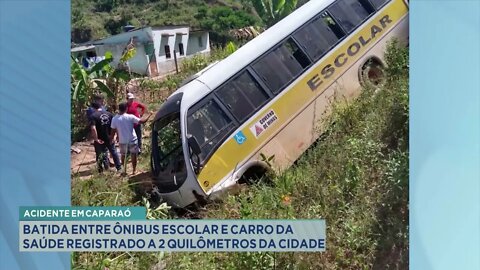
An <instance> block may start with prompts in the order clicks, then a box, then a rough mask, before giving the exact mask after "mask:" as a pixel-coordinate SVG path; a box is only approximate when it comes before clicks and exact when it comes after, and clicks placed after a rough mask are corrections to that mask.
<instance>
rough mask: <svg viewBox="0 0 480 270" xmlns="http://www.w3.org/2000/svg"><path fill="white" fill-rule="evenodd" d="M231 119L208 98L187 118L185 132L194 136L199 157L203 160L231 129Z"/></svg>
mask: <svg viewBox="0 0 480 270" xmlns="http://www.w3.org/2000/svg"><path fill="white" fill-rule="evenodd" d="M233 127H234V124H233V122H232V120H231V119H230V118H229V117H228V116H227V115H226V114H225V112H224V111H223V110H222V109H221V108H220V106H219V105H218V104H217V103H216V102H215V101H214V100H213V99H210V100H209V101H207V102H206V103H205V104H204V105H203V106H201V107H200V108H199V109H198V110H196V111H194V112H193V113H191V112H190V111H189V116H188V118H187V133H188V134H191V135H193V136H195V138H196V139H197V141H198V144H199V145H200V148H201V149H202V154H201V155H200V158H201V159H202V161H203V160H205V158H207V157H208V156H209V155H210V153H211V152H212V151H213V150H214V149H215V148H216V146H217V145H219V144H220V143H221V142H222V141H223V138H224V137H225V136H226V135H228V133H229V132H230V131H231V130H232V129H233Z"/></svg>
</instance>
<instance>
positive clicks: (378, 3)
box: [370, 0, 388, 10]
mask: <svg viewBox="0 0 480 270" xmlns="http://www.w3.org/2000/svg"><path fill="white" fill-rule="evenodd" d="M386 2H388V0H370V3H372V5H373V6H374V7H375V9H377V10H379V9H380V8H381V7H382V6H383V4H385V3H386Z"/></svg>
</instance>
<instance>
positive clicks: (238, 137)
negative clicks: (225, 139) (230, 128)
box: [233, 131, 247, 144]
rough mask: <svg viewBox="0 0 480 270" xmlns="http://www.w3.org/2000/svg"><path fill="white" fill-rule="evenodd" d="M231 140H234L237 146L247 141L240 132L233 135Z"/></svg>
mask: <svg viewBox="0 0 480 270" xmlns="http://www.w3.org/2000/svg"><path fill="white" fill-rule="evenodd" d="M233 138H234V139H235V141H236V142H237V143H238V144H243V143H244V142H245V141H246V140H247V137H246V136H245V135H244V134H243V132H241V131H239V132H238V133H237V134H235V136H233Z"/></svg>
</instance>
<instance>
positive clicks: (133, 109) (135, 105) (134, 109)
mask: <svg viewBox="0 0 480 270" xmlns="http://www.w3.org/2000/svg"><path fill="white" fill-rule="evenodd" d="M139 108H140V109H141V111H142V112H141V113H140V112H139V111H138V109H139ZM127 113H128V114H133V115H135V116H136V117H137V118H141V117H142V116H143V115H145V114H146V113H147V107H146V106H145V105H143V104H142V103H140V102H138V101H135V95H134V94H132V93H128V94H127ZM134 129H135V134H136V135H137V140H138V153H139V154H140V153H141V152H142V124H141V123H137V124H135V125H134Z"/></svg>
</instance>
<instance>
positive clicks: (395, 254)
mask: <svg viewBox="0 0 480 270" xmlns="http://www.w3.org/2000/svg"><path fill="white" fill-rule="evenodd" d="M385 59H386V61H387V65H388V67H387V68H386V70H385V72H386V74H387V79H386V82H385V84H384V85H383V86H382V87H381V89H364V90H363V91H362V93H361V95H360V96H359V97H358V99H356V100H355V101H354V102H351V104H348V106H347V105H345V104H344V103H342V104H341V103H338V104H335V105H334V108H333V113H332V115H331V116H330V117H329V118H328V122H329V123H331V124H330V125H329V127H328V128H327V130H326V132H325V133H324V134H323V136H322V137H321V139H319V140H318V142H317V143H316V145H315V146H313V147H311V149H309V150H308V151H307V152H306V153H305V154H304V155H303V156H302V157H301V158H300V159H299V160H298V162H297V163H296V165H295V166H293V167H292V168H290V169H289V170H286V171H285V172H283V173H282V174H280V175H277V176H274V179H273V181H272V182H273V184H269V185H264V184H262V183H258V184H256V185H253V186H249V187H248V188H244V189H242V190H241V191H240V192H239V194H236V195H230V196H227V197H226V198H225V199H224V201H222V202H220V203H219V202H217V203H212V204H210V205H208V206H207V207H206V210H203V211H202V212H201V213H200V214H199V215H200V216H201V217H203V218H214V219H260V218H261V219H270V218H272V219H273V218H284V219H300V218H305V219H317V218H324V219H326V222H327V250H326V252H324V253H271V252H266V253H258V252H245V253H168V254H163V253H162V254H161V256H160V255H159V254H160V253H158V254H156V255H152V254H145V253H143V254H128V255H129V256H130V257H129V256H124V257H121V258H120V259H117V261H118V262H117V261H115V263H117V264H119V263H120V262H121V261H122V260H127V261H128V265H129V266H128V267H127V268H128V269H152V267H153V266H154V265H157V266H158V265H159V264H161V265H162V267H163V266H166V269H195V270H198V269H273V268H274V267H275V268H276V269H406V268H408V114H409V108H408V50H407V49H406V48H402V47H399V46H398V45H397V44H396V42H393V43H392V44H391V45H390V46H389V48H388V50H387V52H386V56H385ZM110 180H111V179H110ZM110 180H109V179H105V181H110ZM92 181H96V180H92ZM75 185H77V184H74V189H73V191H72V197H73V198H74V199H73V200H72V202H75V203H77V202H78V203H81V204H91V205H100V204H103V203H104V202H111V200H112V199H110V200H107V201H104V202H102V203H98V200H99V199H100V198H102V197H101V196H97V197H96V199H95V198H90V199H86V198H83V197H84V196H86V193H88V192H85V191H84V190H86V189H91V188H95V187H94V186H88V185H91V184H78V185H83V186H82V188H77V187H75ZM105 185H107V184H105ZM102 188H105V189H106V190H109V188H108V186H107V187H102ZM125 188H126V187H125V186H119V188H118V189H116V192H119V191H122V192H123V190H124V189H125ZM82 191H83V192H82ZM127 194H129V195H127ZM123 195H125V199H126V198H127V197H128V196H130V195H131V196H133V194H132V193H130V192H127V193H125V194H124V193H122V196H121V198H124V197H123ZM117 203H118V201H117ZM121 203H125V204H131V203H132V202H131V201H129V200H128V199H126V200H124V199H122V200H121ZM170 217H174V215H172V214H171V215H170ZM88 255H89V256H97V258H96V259H95V260H93V259H88V258H90V257H88V258H87V259H85V253H81V254H76V255H74V259H73V262H74V265H75V267H77V268H76V269H98V268H94V267H93V268H89V267H86V266H88V265H95V266H101V265H102V262H103V260H104V259H105V258H109V259H113V258H116V257H115V256H118V254H109V253H88ZM75 256H76V257H75ZM135 260H141V261H142V263H138V264H130V263H132V262H135ZM86 262H90V263H89V264H87V263H86ZM126 263H127V262H126ZM148 263H150V265H149V266H148V267H147V266H146V264H148ZM119 265H120V264H119ZM127 268H123V265H122V266H121V267H120V268H112V269H127Z"/></svg>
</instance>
